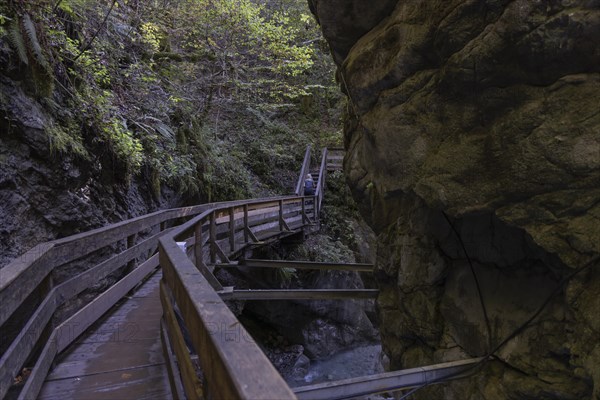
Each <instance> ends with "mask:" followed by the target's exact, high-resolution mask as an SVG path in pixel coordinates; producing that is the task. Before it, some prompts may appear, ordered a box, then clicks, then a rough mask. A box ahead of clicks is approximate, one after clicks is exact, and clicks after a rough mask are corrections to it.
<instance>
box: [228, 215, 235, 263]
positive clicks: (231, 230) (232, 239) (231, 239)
mask: <svg viewBox="0 0 600 400" xmlns="http://www.w3.org/2000/svg"><path fill="white" fill-rule="evenodd" d="M229 248H230V249H231V252H232V253H233V252H235V207H231V208H230V209H229Z"/></svg>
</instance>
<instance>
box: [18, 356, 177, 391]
mask: <svg viewBox="0 0 600 400" xmlns="http://www.w3.org/2000/svg"><path fill="white" fill-rule="evenodd" d="M165 369H166V368H165V365H164V364H163V363H157V364H150V365H143V366H138V367H135V368H128V369H122V370H117V371H108V372H103V373H100V374H94V375H87V376H81V377H77V378H70V379H61V380H57V381H51V382H46V383H45V384H44V387H43V388H42V391H41V393H40V396H39V397H38V400H64V399H69V400H110V399H114V400H132V399H135V400H157V399H161V400H162V399H169V398H171V392H170V388H169V383H168V381H167V379H166V375H167V372H166V371H165ZM34 398H35V397H33V398H29V399H28V400H31V399H34Z"/></svg>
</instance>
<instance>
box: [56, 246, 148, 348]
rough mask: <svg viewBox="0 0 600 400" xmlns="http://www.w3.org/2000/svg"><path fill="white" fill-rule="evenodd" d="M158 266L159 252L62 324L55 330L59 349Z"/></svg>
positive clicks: (83, 330) (84, 329)
mask: <svg viewBox="0 0 600 400" xmlns="http://www.w3.org/2000/svg"><path fill="white" fill-rule="evenodd" d="M156 267H158V254H157V255H154V256H152V257H151V258H149V259H148V260H146V261H145V262H144V263H142V264H141V265H140V266H139V267H137V268H136V269H134V270H133V271H131V272H130V273H129V274H127V275H126V276H125V277H123V278H122V279H121V280H119V281H118V282H117V283H116V284H114V285H113V286H111V287H110V288H108V289H107V290H106V291H104V292H103V293H102V294H101V295H99V296H98V297H96V298H95V299H94V300H93V301H92V302H91V303H89V304H87V305H86V306H85V307H83V308H82V309H81V310H79V311H78V312H77V313H75V314H74V315H73V316H72V317H71V318H69V319H67V320H66V321H65V322H63V323H62V324H60V325H59V326H58V327H57V328H56V330H55V331H56V332H58V339H57V340H58V347H57V348H58V351H59V352H61V351H63V350H64V349H65V348H67V346H68V345H70V344H71V343H72V342H73V341H74V340H75V339H77V338H78V337H79V335H81V334H82V333H83V332H85V331H86V330H87V329H88V328H89V327H90V326H91V325H92V324H93V323H94V322H96V321H97V320H98V319H99V318H100V317H101V316H102V315H104V313H106V312H107V311H108V310H109V309H110V308H111V307H112V306H114V305H115V304H116V303H117V301H119V300H120V299H121V298H123V296H125V295H126V294H127V293H128V292H129V291H130V290H131V289H133V288H134V287H135V286H136V285H137V284H138V283H139V282H140V281H141V280H142V279H143V278H144V277H145V276H146V275H148V274H149V273H151V272H152V270H153V269H155V268H156Z"/></svg>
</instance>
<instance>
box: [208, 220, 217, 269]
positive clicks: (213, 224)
mask: <svg viewBox="0 0 600 400" xmlns="http://www.w3.org/2000/svg"><path fill="white" fill-rule="evenodd" d="M216 219H217V218H216V216H215V212H214V211H213V212H212V213H210V236H209V237H210V263H211V264H213V265H214V264H216V262H217V252H216V249H215V246H216V245H217V221H216Z"/></svg>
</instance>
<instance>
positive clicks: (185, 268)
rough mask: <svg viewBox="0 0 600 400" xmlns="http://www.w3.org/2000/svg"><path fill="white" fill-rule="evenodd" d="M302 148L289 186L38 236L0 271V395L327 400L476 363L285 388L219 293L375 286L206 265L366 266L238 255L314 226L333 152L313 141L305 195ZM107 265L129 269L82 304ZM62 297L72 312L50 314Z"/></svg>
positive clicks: (309, 293) (269, 296)
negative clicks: (260, 283) (227, 282)
mask: <svg viewBox="0 0 600 400" xmlns="http://www.w3.org/2000/svg"><path fill="white" fill-rule="evenodd" d="M310 154H311V153H310V147H308V148H307V150H306V153H305V157H304V162H303V164H302V169H301V172H300V175H299V178H298V182H297V184H296V187H295V192H294V193H295V194H294V195H290V196H278V197H272V198H265V199H258V200H239V201H231V202H223V203H210V204H202V205H197V206H192V207H183V208H178V209H170V210H163V211H158V212H155V213H152V214H148V215H145V216H141V217H137V218H133V219H130V220H127V221H123V222H119V223H116V224H113V225H109V226H106V227H103V228H99V229H95V230H93V231H90V232H84V233H81V234H77V235H73V236H69V237H67V238H63V239H57V240H54V241H52V242H48V243H42V244H40V245H38V246H36V247H34V248H33V249H31V250H29V251H28V252H27V253H25V254H23V255H22V256H21V257H19V258H17V259H15V260H13V261H12V262H11V263H10V264H9V265H8V266H6V267H4V268H2V274H0V304H1V305H2V307H0V329H1V334H2V341H3V342H2V343H1V346H0V348H1V349H2V352H1V353H0V399H3V398H5V397H10V398H14V397H18V399H19V400H30V399H35V398H39V399H43V400H48V399H86V400H87V399H92V400H120V399H170V398H181V399H183V398H187V399H190V400H192V399H204V398H209V399H212V398H215V399H216V398H227V399H230V398H231V399H253V400H254V399H264V400H271V399H297V398H301V399H304V398H315V399H316V398H322V399H329V398H347V397H355V396H357V395H363V394H367V393H378V392H381V391H387V390H398V389H403V388H406V387H414V386H418V385H423V384H431V383H441V382H444V381H446V380H449V379H455V378H456V377H460V376H464V375H465V374H467V373H470V371H471V370H473V366H477V365H479V363H480V360H479V359H471V360H463V361H460V362H456V363H450V364H448V363H446V364H443V365H436V366H430V367H426V368H419V369H415V370H408V371H397V372H394V373H387V374H381V375H377V376H371V377H361V378H355V379H353V380H349V381H340V382H337V383H336V382H329V383H327V384H325V385H313V386H310V387H303V388H296V389H294V390H293V391H292V389H291V388H290V387H289V386H288V385H287V384H286V383H285V381H284V380H283V378H282V377H281V376H280V375H279V373H278V372H277V371H276V370H275V368H274V367H273V365H272V364H271V363H270V362H269V360H268V358H267V357H266V356H265V354H264V353H263V351H262V350H261V348H260V346H259V345H258V344H257V343H256V342H255V341H254V340H253V339H251V336H250V335H249V334H248V333H247V332H246V330H245V328H244V327H243V326H242V325H241V324H240V322H239V321H238V320H237V318H236V317H235V315H234V314H233V313H232V312H231V310H230V309H229V307H228V306H227V304H225V303H224V301H223V300H226V299H244V300H267V301H268V300H275V299H288V300H289V299H295V300H297V299H348V298H363V299H364V298H374V297H376V296H377V290H376V289H326V290H324V289H321V290H319V289H297V290H280V289H259V290H236V288H234V287H223V286H222V284H221V283H220V282H219V281H218V280H217V278H216V277H215V276H214V275H213V269H214V268H216V267H218V268H290V267H291V268H297V269H316V270H322V269H335V270H349V271H356V272H358V271H360V272H370V271H372V270H373V266H372V265H367V264H336V263H316V262H311V263H309V262H296V261H295V262H286V261H270V260H254V259H248V258H247V256H248V255H251V254H252V249H253V248H255V247H256V246H264V245H265V244H267V243H270V242H273V241H278V240H281V239H283V238H286V237H300V238H302V237H304V236H305V235H307V234H309V233H312V232H314V231H316V230H318V229H319V226H320V224H319V216H320V211H321V203H322V200H323V197H324V196H323V195H324V189H325V180H326V173H327V171H328V170H329V171H335V170H338V169H340V168H341V166H342V158H343V156H342V152H341V151H339V150H334V151H332V152H331V153H328V151H327V149H323V152H322V157H321V164H320V168H319V170H318V172H313V175H314V178H315V179H314V181H315V186H316V190H315V193H314V194H311V195H306V196H305V195H304V190H303V183H304V178H305V176H306V174H307V173H308V172H309V171H313V170H311V168H310V160H311V156H310ZM115 248H119V249H121V250H119V251H120V252H118V253H116V254H115V253H113V252H114V249H115ZM102 249H105V250H110V253H113V254H112V255H111V256H108V258H107V259H104V260H102V261H101V262H99V263H97V262H98V260H96V261H93V257H92V258H91V259H90V258H87V257H88V256H90V255H93V254H94V253H95V252H97V251H99V250H102ZM157 250H158V253H157ZM236 259H239V261H235V260H236ZM85 260H87V261H85ZM74 262H75V263H80V264H82V265H83V264H85V263H86V262H89V266H88V267H87V269H85V270H84V271H81V272H80V273H78V274H77V275H76V276H73V277H70V278H69V279H67V280H64V279H58V280H57V281H55V274H56V272H57V271H58V270H60V269H61V268H67V267H70V266H71V263H74ZM159 265H160V268H161V271H160V272H154V273H153V274H152V271H155V270H156V268H158V267H159ZM117 271H121V272H122V273H126V275H124V276H123V277H122V278H121V279H120V280H119V281H118V282H116V283H114V284H113V285H112V286H110V287H109V288H108V289H106V290H105V291H104V292H102V293H98V294H97V295H96V297H95V298H94V299H93V300H92V301H91V302H89V303H87V304H85V305H83V304H84V303H83V302H80V301H79V299H78V296H79V295H80V294H81V293H83V292H84V291H85V290H87V289H89V288H93V287H94V286H95V285H97V284H98V282H100V281H102V280H103V279H105V278H107V277H108V276H109V275H111V274H114V273H115V272H117ZM148 276H150V278H148V280H147V281H145V282H143V283H140V282H142V281H143V279H144V278H145V277H148ZM140 285H141V286H140ZM136 286H139V289H138V290H136V291H135V292H134V294H133V295H128V293H131V291H132V289H133V288H134V287H136ZM123 296H125V297H123ZM65 304H74V305H79V306H80V307H81V308H80V309H78V310H77V311H76V312H75V314H73V315H72V316H70V317H68V319H66V320H63V319H62V318H61V319H60V320H59V321H54V319H55V318H58V317H57V313H58V311H59V309H60V307H61V306H63V305H65ZM176 313H177V314H176ZM15 328H17V329H15ZM184 328H185V329H184ZM232 332H233V333H235V334H234V335H232ZM236 338H238V339H237V340H236ZM239 338H244V340H239ZM465 367H467V368H465ZM199 368H200V369H201V370H202V374H201V375H202V376H199ZM23 371H25V372H27V374H26V373H24V372H23ZM23 378H25V379H23Z"/></svg>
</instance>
